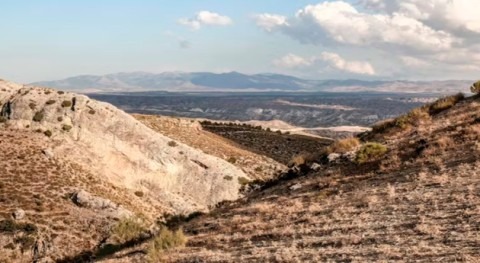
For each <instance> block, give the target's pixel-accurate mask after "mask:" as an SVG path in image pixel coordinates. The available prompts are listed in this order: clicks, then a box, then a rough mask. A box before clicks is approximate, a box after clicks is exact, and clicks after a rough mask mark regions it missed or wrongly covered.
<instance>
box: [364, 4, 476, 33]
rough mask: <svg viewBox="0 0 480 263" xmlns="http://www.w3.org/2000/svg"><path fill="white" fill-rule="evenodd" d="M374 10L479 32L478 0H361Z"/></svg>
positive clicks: (432, 25)
mask: <svg viewBox="0 0 480 263" xmlns="http://www.w3.org/2000/svg"><path fill="white" fill-rule="evenodd" d="M362 4H363V5H364V6H365V7H367V8H370V9H372V10H376V11H384V12H387V13H390V14H392V13H401V14H404V15H407V16H409V17H412V18H415V19H418V20H420V21H422V22H424V23H425V24H427V25H430V26H431V27H434V28H438V29H442V30H445V31H449V32H451V33H453V34H458V33H461V32H458V30H466V31H471V32H475V33H480V16H478V7H479V6H480V0H389V1H386V0H363V1H362Z"/></svg>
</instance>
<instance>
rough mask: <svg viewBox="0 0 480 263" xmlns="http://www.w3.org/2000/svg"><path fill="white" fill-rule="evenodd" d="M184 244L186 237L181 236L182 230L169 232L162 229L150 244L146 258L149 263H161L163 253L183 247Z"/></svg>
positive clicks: (166, 229)
mask: <svg viewBox="0 0 480 263" xmlns="http://www.w3.org/2000/svg"><path fill="white" fill-rule="evenodd" d="M186 243H187V237H186V236H185V235H184V234H183V231H182V229H178V230H177V231H171V230H169V229H168V228H167V227H162V228H161V229H160V233H159V234H158V235H157V236H156V237H155V238H154V239H153V240H152V241H151V242H150V245H149V247H148V249H147V258H148V260H149V261H150V262H159V261H160V262H161V260H162V255H163V252H164V251H166V250H168V249H171V248H175V247H183V246H185V244H186Z"/></svg>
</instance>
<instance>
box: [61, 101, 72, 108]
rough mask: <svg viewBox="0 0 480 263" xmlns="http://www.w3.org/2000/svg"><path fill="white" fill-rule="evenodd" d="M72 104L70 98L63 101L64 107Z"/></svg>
mask: <svg viewBox="0 0 480 263" xmlns="http://www.w3.org/2000/svg"><path fill="white" fill-rule="evenodd" d="M71 106H72V102H71V101H69V100H64V101H63V102H62V108H68V107H71Z"/></svg>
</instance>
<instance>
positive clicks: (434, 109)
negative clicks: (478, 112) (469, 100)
mask: <svg viewBox="0 0 480 263" xmlns="http://www.w3.org/2000/svg"><path fill="white" fill-rule="evenodd" d="M463 99H465V95H463V94H462V93H458V94H456V95H453V96H448V97H445V98H441V99H439V100H437V101H436V102H434V103H432V104H431V105H430V106H429V112H430V114H438V113H440V112H442V111H444V110H447V109H449V108H451V107H453V106H454V105H455V104H457V103H458V102H460V101H462V100H463Z"/></svg>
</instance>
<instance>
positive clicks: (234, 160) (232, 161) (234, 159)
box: [227, 156, 237, 164]
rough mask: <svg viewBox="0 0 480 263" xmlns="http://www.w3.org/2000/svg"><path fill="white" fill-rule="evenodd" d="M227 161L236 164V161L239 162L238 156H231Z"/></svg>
mask: <svg viewBox="0 0 480 263" xmlns="http://www.w3.org/2000/svg"><path fill="white" fill-rule="evenodd" d="M227 162H229V163H231V164H234V163H236V162H237V158H235V157H233V156H232V157H230V158H228V159H227Z"/></svg>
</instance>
